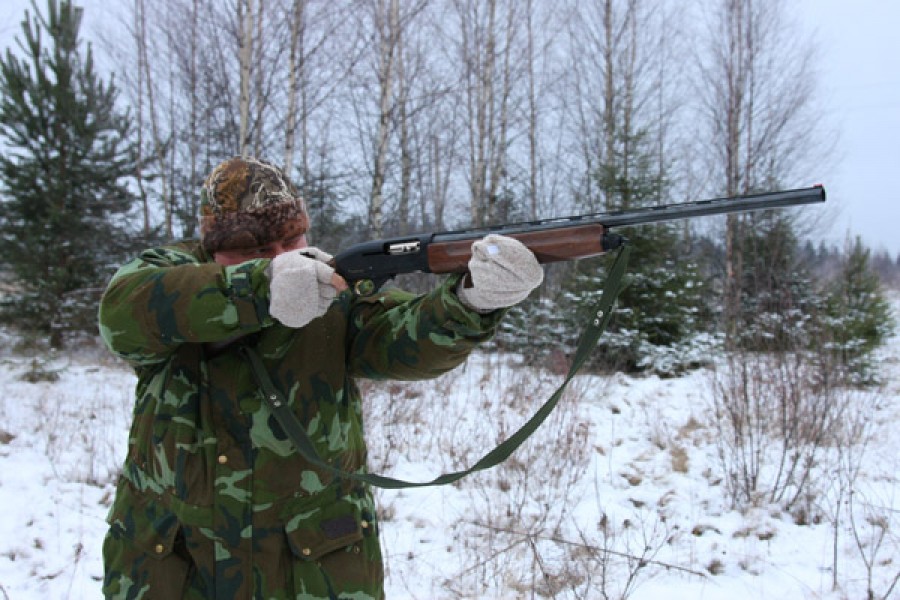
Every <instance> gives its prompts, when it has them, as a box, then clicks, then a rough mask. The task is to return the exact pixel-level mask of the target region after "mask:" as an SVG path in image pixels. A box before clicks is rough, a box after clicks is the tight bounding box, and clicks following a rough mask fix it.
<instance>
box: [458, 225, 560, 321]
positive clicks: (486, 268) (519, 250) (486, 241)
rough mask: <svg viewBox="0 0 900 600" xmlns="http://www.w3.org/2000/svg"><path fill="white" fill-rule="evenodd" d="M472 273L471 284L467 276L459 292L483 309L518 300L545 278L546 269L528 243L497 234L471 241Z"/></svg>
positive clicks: (467, 301) (467, 302) (465, 302)
mask: <svg viewBox="0 0 900 600" xmlns="http://www.w3.org/2000/svg"><path fill="white" fill-rule="evenodd" d="M469 273H470V274H471V275H470V277H471V282H472V285H471V287H467V282H465V280H464V282H463V283H461V284H460V286H459V287H458V288H457V290H456V294H457V295H458V296H459V299H460V300H462V302H463V304H465V305H466V306H468V307H470V308H474V309H475V310H477V311H480V312H488V311H492V310H496V309H498V308H505V307H507V306H512V305H513V304H518V303H519V302H521V301H522V300H524V299H525V298H526V297H528V294H530V293H531V290H533V289H534V288H536V287H537V286H539V285H540V284H541V282H542V281H543V280H544V269H543V268H541V265H540V263H538V261H537V258H535V256H534V254H533V253H532V252H531V250H529V249H528V248H527V247H526V246H525V244H523V243H522V242H520V241H519V240H517V239H514V238H511V237H507V236H503V235H496V234H490V235H487V236H485V237H484V238H483V239H480V240H478V241H477V242H475V243H473V244H472V258H471V259H469Z"/></svg>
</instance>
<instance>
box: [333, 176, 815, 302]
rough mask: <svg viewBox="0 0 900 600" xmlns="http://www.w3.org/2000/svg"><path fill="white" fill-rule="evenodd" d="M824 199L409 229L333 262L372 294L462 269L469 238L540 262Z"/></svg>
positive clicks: (779, 195) (757, 199) (775, 197)
mask: <svg viewBox="0 0 900 600" xmlns="http://www.w3.org/2000/svg"><path fill="white" fill-rule="evenodd" d="M824 201H825V188H824V187H822V186H821V185H817V186H813V187H808V188H798V189H793V190H785V191H780V192H767V193H760V194H748V195H744V196H733V197H726V198H713V199H711V200H696V201H693V202H683V203H678V204H663V205H659V206H649V207H644V208H634V209H628V210H618V211H611V212H606V213H592V214H586V215H576V216H570V217H559V218H553V219H543V220H538V221H525V222H521V223H510V224H506V225H497V226H491V227H479V228H475V229H460V230H455V231H442V232H437V233H435V232H431V233H419V234H412V235H407V236H403V237H395V238H388V239H381V240H373V241H369V242H363V243H360V244H355V245H353V246H351V247H350V248H347V249H346V250H344V251H342V252H339V253H338V254H337V255H336V256H335V257H334V260H333V262H332V266H333V267H334V269H335V271H337V273H338V274H339V275H341V276H342V277H343V278H344V279H345V280H346V281H347V283H348V284H350V286H351V287H352V288H353V289H354V290H355V291H356V293H358V294H361V295H367V294H371V293H372V292H374V291H375V290H377V289H378V288H380V287H381V286H382V285H384V283H385V282H387V281H388V280H389V279H392V278H393V277H394V276H396V275H399V274H401V273H417V272H422V273H464V272H465V271H467V270H468V264H469V259H470V258H471V256H472V242H474V241H476V240H479V239H481V238H483V237H484V236H485V235H488V234H490V233H495V234H499V235H506V236H509V237H513V238H516V239H517V240H519V241H520V242H522V243H523V244H525V246H527V247H528V248H529V249H530V250H531V251H532V252H533V253H534V255H535V256H536V257H537V259H538V262H539V263H541V264H545V263H551V262H559V261H564V260H575V259H578V258H587V257H590V256H597V255H600V254H603V253H605V252H608V251H609V250H613V249H615V248H618V247H619V246H620V245H622V244H623V243H624V242H625V239H624V238H623V237H622V236H620V235H618V234H615V233H613V232H611V231H610V229H612V228H613V227H623V226H627V225H641V224H644V223H662V222H665V221H674V220H677V219H693V218H696V217H705V216H709V215H722V214H727V213H739V212H751V211H757V210H767V209H773V208H787V207H791V206H798V205H801V204H813V203H816V202H824Z"/></svg>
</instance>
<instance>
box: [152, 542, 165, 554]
mask: <svg viewBox="0 0 900 600" xmlns="http://www.w3.org/2000/svg"><path fill="white" fill-rule="evenodd" d="M154 550H156V553H157V554H162V553H163V552H165V551H166V547H165V546H163V545H162V544H157V545H156V547H155V548H154Z"/></svg>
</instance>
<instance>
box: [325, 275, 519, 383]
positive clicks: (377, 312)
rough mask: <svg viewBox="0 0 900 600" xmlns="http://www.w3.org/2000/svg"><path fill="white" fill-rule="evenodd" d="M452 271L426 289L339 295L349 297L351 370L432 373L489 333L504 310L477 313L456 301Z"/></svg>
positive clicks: (372, 374) (450, 365) (387, 374)
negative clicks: (415, 292)
mask: <svg viewBox="0 0 900 600" xmlns="http://www.w3.org/2000/svg"><path fill="white" fill-rule="evenodd" d="M460 279H461V276H460V275H453V276H451V277H449V278H448V279H447V280H446V281H444V282H443V283H442V284H441V285H440V286H438V287H437V288H436V289H434V290H433V291H431V292H430V293H428V294H424V295H422V296H414V295H412V294H409V293H406V292H402V291H399V290H389V291H385V292H382V293H379V294H375V295H372V296H365V297H356V298H354V297H353V296H352V295H351V294H349V293H345V294H344V295H343V296H342V299H344V300H345V301H350V302H352V303H353V308H352V313H351V319H352V322H351V324H350V325H351V346H350V351H349V355H348V361H349V367H350V372H351V373H352V374H353V375H355V376H359V377H366V378H370V379H397V380H417V379H430V378H433V377H437V376H439V375H442V374H443V373H446V372H447V371H450V370H452V369H454V368H455V367H457V366H459V365H460V364H462V363H463V362H464V361H465V360H466V358H467V357H468V356H469V354H470V353H471V352H472V350H473V349H475V348H476V347H477V346H478V345H479V344H481V343H483V342H485V341H487V340H489V339H491V337H493V335H494V333H495V332H496V329H497V326H498V325H499V323H500V319H501V318H502V316H503V314H504V313H505V311H503V310H496V311H493V312H489V313H487V314H481V313H479V312H477V311H475V310H473V309H471V308H469V307H467V306H465V305H464V304H463V303H462V301H460V299H459V297H458V296H457V294H456V292H455V290H456V288H457V286H458V284H459V283H460Z"/></svg>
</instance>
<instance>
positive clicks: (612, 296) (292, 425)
mask: <svg viewBox="0 0 900 600" xmlns="http://www.w3.org/2000/svg"><path fill="white" fill-rule="evenodd" d="M630 252H631V247H630V246H629V245H628V244H624V245H622V246H621V247H620V248H619V250H618V254H617V255H616V259H615V262H614V263H613V266H612V268H611V269H610V271H609V276H608V277H607V279H606V282H605V283H604V286H603V293H602V295H601V297H600V300H599V301H598V302H597V304H596V306H595V307H594V310H593V311H592V314H593V315H594V318H592V320H591V321H590V322H589V323H588V325H587V328H586V329H585V331H584V333H583V334H582V335H581V338H580V339H579V341H578V345H577V347H576V349H575V355H574V356H573V359H572V365H571V366H570V367H569V371H568V373H567V375H566V377H565V379H564V380H563V382H562V385H560V386H559V388H557V390H556V391H555V392H554V393H553V395H552V396H551V397H550V399H549V400H547V401H546V402H545V403H544V405H543V406H541V407H540V408H539V409H538V410H537V412H536V413H535V414H534V416H533V417H531V418H530V419H529V420H528V421H527V422H526V423H525V424H524V425H522V427H521V428H519V430H518V431H516V432H515V433H513V434H512V435H510V436H509V437H508V438H507V439H505V440H504V441H503V442H501V443H500V444H499V445H498V446H497V447H496V448H494V449H493V450H491V451H490V452H488V453H487V454H485V455H484V456H483V457H482V458H481V459H480V460H479V461H478V462H477V463H475V464H474V465H473V466H472V467H470V468H468V469H465V470H462V471H456V472H453V473H445V474H443V475H440V476H438V477H436V478H435V479H433V480H431V481H422V482H415V481H404V480H402V479H395V478H393V477H388V476H385V475H378V474H374V473H349V472H347V471H344V470H342V469H340V468H338V467H336V466H334V465H332V464H330V463H328V462H325V461H324V460H323V459H322V458H321V457H320V456H319V454H318V452H316V449H315V447H314V446H313V443H312V441H311V440H310V439H309V436H308V435H307V433H306V430H305V429H304V427H303V425H302V424H301V423H300V421H299V420H298V419H297V416H296V415H295V414H294V412H293V411H292V410H291V408H290V405H289V404H288V402H287V401H286V399H285V397H284V395H283V394H282V393H281V392H280V391H279V390H278V389H277V388H276V387H275V385H274V384H273V383H272V379H271V378H270V377H269V375H268V373H267V372H266V370H265V367H264V366H263V364H262V360H261V359H260V357H259V355H258V354H257V353H256V352H255V351H254V350H252V349H251V348H249V347H247V346H244V347H243V348H242V352H243V353H244V355H245V356H246V358H247V360H248V361H249V362H250V366H251V368H252V370H253V374H254V377H255V378H256V381H257V383H258V384H259V387H260V389H261V390H262V392H263V395H264V397H265V401H266V404H267V406H268V407H269V410H270V411H272V414H273V415H274V416H275V419H276V420H277V421H278V423H279V425H281V428H282V429H283V430H284V433H285V434H286V435H287V436H288V438H290V440H291V442H292V443H293V444H294V446H295V448H296V450H297V452H299V453H300V455H301V456H302V457H303V458H304V459H306V460H307V461H308V462H309V463H310V464H312V465H313V466H315V467H317V468H319V469H322V470H323V471H326V472H329V473H331V474H333V475H334V476H335V477H338V478H342V479H351V480H355V481H360V482H363V483H367V484H369V485H373V486H375V487H380V488H386V489H401V488H416V487H426V486H436V485H446V484H448V483H453V482H455V481H458V480H460V479H462V478H463V477H465V476H466V475H469V474H471V473H475V472H477V471H483V470H485V469H489V468H491V467H493V466H495V465H497V464H499V463H501V462H503V461H504V460H506V459H507V458H508V457H509V456H510V455H511V454H512V453H513V452H514V451H515V450H516V449H517V448H518V447H519V446H521V445H522V443H523V442H524V441H525V440H526V439H528V437H529V436H530V435H531V434H532V433H534V432H535V431H536V430H537V428H538V427H540V425H541V423H543V422H544V420H546V418H547V417H548V416H549V415H550V413H551V412H552V411H553V409H554V408H555V407H556V405H557V404H558V403H559V400H560V398H562V395H563V392H564V391H565V389H566V386H568V384H569V382H570V381H571V380H572V379H573V378H574V377H575V374H576V373H577V372H578V371H579V369H581V367H582V365H584V363H585V361H586V360H587V358H588V356H590V354H591V352H592V351H593V349H594V347H595V346H596V345H597V341H598V340H599V339H600V336H601V335H602V334H603V332H604V331H605V330H606V327H607V326H608V325H609V321H610V318H611V315H612V308H613V304H614V303H615V301H616V298H617V297H618V296H619V293H620V292H621V291H622V289H623V287H624V285H623V276H624V274H625V269H626V267H627V264H628V255H629V254H630Z"/></svg>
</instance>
